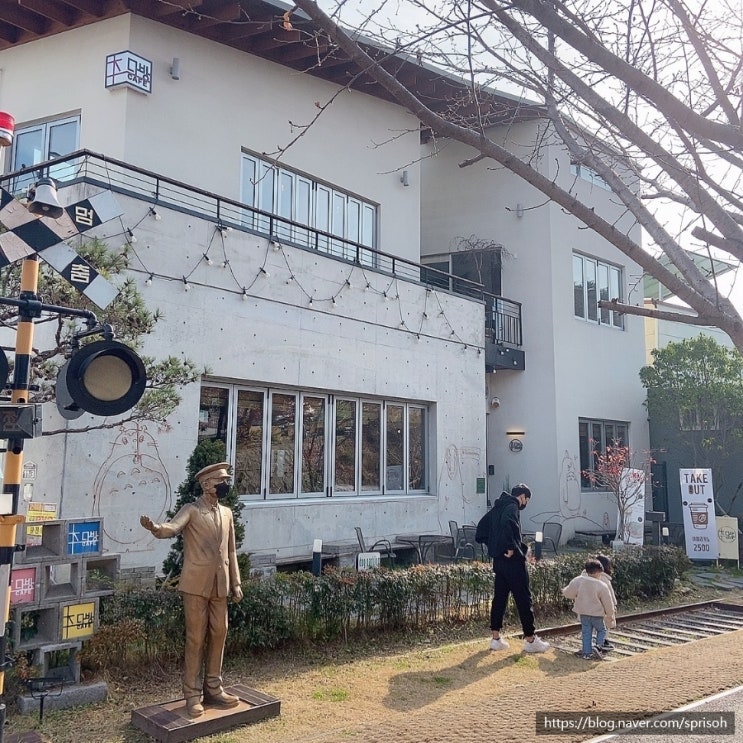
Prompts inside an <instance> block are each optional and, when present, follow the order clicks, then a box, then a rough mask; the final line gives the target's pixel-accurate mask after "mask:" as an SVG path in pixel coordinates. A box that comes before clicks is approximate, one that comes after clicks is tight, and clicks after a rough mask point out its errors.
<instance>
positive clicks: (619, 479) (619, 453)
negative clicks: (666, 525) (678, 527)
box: [583, 441, 652, 550]
mask: <svg viewBox="0 0 743 743" xmlns="http://www.w3.org/2000/svg"><path fill="white" fill-rule="evenodd" d="M593 457H594V468H593V469H592V470H586V471H584V473H583V475H584V476H585V477H586V478H587V479H588V480H589V482H590V483H591V485H592V486H593V487H594V488H596V489H597V490H605V491H606V492H608V493H610V494H611V495H612V497H613V500H614V503H615V504H616V506H617V529H616V533H615V537H614V541H613V542H612V547H613V548H614V549H615V550H617V549H622V548H623V547H624V545H625V544H627V543H628V542H629V541H630V536H631V533H632V526H633V513H635V510H636V507H637V505H638V504H639V503H643V504H644V502H645V483H646V482H647V480H648V477H649V472H650V465H651V464H652V459H650V458H649V457H648V458H646V459H645V461H644V462H643V463H642V466H641V467H639V468H638V467H633V466H632V451H631V450H630V448H629V447H628V446H624V445H623V444H622V443H621V442H620V441H614V442H612V444H611V445H609V446H607V447H606V449H605V450H604V451H603V452H599V451H596V450H594V452H593ZM644 521H645V509H644V507H643V509H642V516H641V517H640V523H641V527H640V528H641V529H642V530H644ZM640 533H641V534H642V531H641V532H640Z"/></svg>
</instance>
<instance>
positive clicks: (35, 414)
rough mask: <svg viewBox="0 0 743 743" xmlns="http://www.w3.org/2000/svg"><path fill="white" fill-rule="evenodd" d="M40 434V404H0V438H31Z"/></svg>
mask: <svg viewBox="0 0 743 743" xmlns="http://www.w3.org/2000/svg"><path fill="white" fill-rule="evenodd" d="M39 435H41V405H39V404H38V403H29V404H21V405H5V404H3V405H1V406H0V439H33V438H35V437H36V436H39Z"/></svg>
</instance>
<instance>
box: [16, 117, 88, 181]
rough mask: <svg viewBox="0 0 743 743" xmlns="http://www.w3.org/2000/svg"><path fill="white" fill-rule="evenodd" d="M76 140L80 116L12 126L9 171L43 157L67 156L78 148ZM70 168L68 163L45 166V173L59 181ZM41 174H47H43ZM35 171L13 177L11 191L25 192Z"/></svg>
mask: <svg viewBox="0 0 743 743" xmlns="http://www.w3.org/2000/svg"><path fill="white" fill-rule="evenodd" d="M79 142H80V117H79V116H70V117H68V118H64V119H54V120H51V121H47V122H44V123H41V124H34V125H33V126H25V127H20V128H18V129H16V132H15V138H14V140H13V147H12V151H11V155H10V170H11V171H14V170H21V169H22V168H27V167H30V166H32V165H38V164H39V163H42V162H45V161H46V160H53V159H54V158H56V157H61V156H62V155H68V154H69V153H70V152H74V151H75V150H77V149H78V147H79ZM73 171H74V167H73V166H72V165H71V164H69V163H62V164H60V165H56V166H53V167H51V168H49V173H48V175H49V176H50V177H51V178H54V179H55V180H58V181H61V180H64V179H65V178H68V177H70V175H71V174H72V173H73ZM44 175H47V174H46V173H45V174H44ZM38 177H39V174H38V173H37V174H34V173H29V174H28V175H24V176H21V177H19V178H16V179H15V182H14V183H13V184H12V190H13V193H14V194H20V193H22V192H25V191H26V190H27V189H28V187H29V186H30V185H31V184H32V183H34V182H35V181H36V180H37V179H38Z"/></svg>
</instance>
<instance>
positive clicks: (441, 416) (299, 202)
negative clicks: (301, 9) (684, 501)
mask: <svg viewBox="0 0 743 743" xmlns="http://www.w3.org/2000/svg"><path fill="white" fill-rule="evenodd" d="M233 5H234V4H232V3H227V2H224V3H220V2H212V3H210V4H209V11H208V12H207V11H206V9H202V10H203V11H204V12H203V13H202V14H200V13H199V12H198V9H197V8H196V9H195V8H194V3H190V4H188V6H186V5H185V4H183V7H180V6H179V4H178V3H152V4H151V5H147V6H146V7H144V6H143V5H142V4H141V3H130V2H121V3H116V4H112V5H106V6H101V8H100V9H99V10H98V12H97V14H95V13H92V12H86V11H85V10H82V9H81V8H80V6H79V3H78V4H69V5H68V4H66V3H61V4H60V3H59V2H44V0H40V2H37V3H35V4H34V10H29V9H28V8H25V7H24V6H20V5H19V6H17V7H14V8H13V9H12V13H11V11H10V10H8V9H3V10H1V11H0V69H1V70H2V77H1V78H0V109H2V110H4V111H8V112H10V113H12V114H13V116H14V117H15V119H16V133H15V141H14V144H13V146H12V147H11V148H8V151H6V152H5V154H4V168H3V172H4V173H6V178H5V180H4V181H3V182H2V184H0V185H3V187H4V188H6V189H9V190H13V191H14V192H20V191H21V190H22V188H23V187H24V186H25V185H27V184H28V183H31V182H33V180H34V179H35V178H36V177H38V175H39V174H40V172H41V171H38V170H37V171H33V172H28V173H25V174H21V175H20V176H19V175H17V173H18V171H19V170H23V169H24V168H28V167H30V166H34V165H38V164H40V163H44V162H46V161H48V160H55V159H56V160H57V162H56V163H54V164H53V165H51V166H50V167H49V168H47V170H48V174H49V175H51V176H52V177H54V178H55V179H56V180H57V183H58V188H59V197H60V201H61V202H62V203H64V204H69V203H73V202H75V201H77V200H79V199H80V198H82V197H84V196H89V195H91V194H94V193H99V192H101V191H104V190H110V191H111V192H112V193H113V195H114V197H115V199H116V202H117V204H118V205H119V207H120V210H121V215H120V216H118V217H116V218H114V219H111V220H109V221H107V222H105V223H104V224H102V225H100V226H99V227H97V228H95V229H94V230H91V231H90V232H89V233H86V236H85V237H84V238H82V239H89V237H91V236H97V237H99V238H101V239H104V240H105V241H106V243H107V245H108V246H109V248H110V249H112V250H114V251H118V250H121V249H123V246H124V245H128V248H127V250H128V252H129V255H130V260H129V269H128V271H127V275H129V276H131V277H133V278H134V279H135V280H136V282H137V284H138V287H139V289H140V291H141V293H142V296H143V298H144V300H145V302H146V303H147V306H148V307H149V308H150V309H152V310H155V309H157V310H160V311H161V312H162V319H161V320H160V321H159V322H158V323H157V325H156V327H155V331H154V333H153V334H152V335H151V336H147V337H145V338H144V339H143V346H142V349H141V352H142V353H143V354H145V355H149V356H154V357H157V358H162V357H165V356H168V355H174V356H177V357H180V358H184V359H190V360H192V361H194V362H195V363H196V364H197V365H198V366H199V367H203V368H204V370H205V371H204V374H203V376H202V379H201V381H200V383H199V384H194V385H191V386H188V387H186V388H184V389H182V390H180V393H181V396H182V401H181V403H180V405H179V406H178V408H177V410H176V411H175V413H174V414H173V415H172V416H171V417H170V419H169V420H168V421H167V425H166V426H160V427H158V426H155V425H154V424H139V425H134V424H122V425H119V426H118V427H114V428H110V429H104V430H93V431H90V432H87V433H79V432H75V433H69V434H58V435H55V436H41V437H37V438H35V439H33V440H30V441H28V442H27V444H26V448H25V458H26V460H27V461H33V463H34V464H35V465H36V468H35V470H34V475H35V479H34V482H33V495H32V497H33V500H34V501H39V502H44V503H52V504H55V505H56V507H57V513H58V515H59V517H61V518H75V517H81V516H87V515H100V516H103V517H104V523H105V533H106V542H105V548H106V549H107V550H108V551H111V552H118V553H121V554H122V564H123V565H125V566H148V565H154V566H156V567H158V568H159V566H160V564H161V562H162V560H163V558H164V556H165V554H166V552H167V550H168V547H169V545H168V544H167V543H166V542H161V541H157V540H154V539H152V538H151V535H149V534H148V533H147V532H146V531H144V530H143V529H142V528H141V527H140V526H139V515H140V514H141V513H147V514H149V515H150V516H152V518H153V519H155V520H158V519H162V518H164V517H165V513H166V512H167V511H168V510H169V509H171V508H172V506H173V504H174V502H175V490H176V489H177V487H178V486H179V484H180V483H181V482H182V481H183V480H184V478H185V472H186V470H185V465H186V462H187V460H188V458H189V456H190V455H191V453H192V451H193V449H194V447H195V446H196V444H197V443H198V441H199V440H201V439H203V438H219V439H221V440H223V441H224V442H225V444H226V447H227V453H228V459H229V461H230V463H231V464H232V466H233V470H234V476H235V482H236V485H237V487H238V489H239V493H240V496H241V498H242V499H243V501H244V503H245V508H244V510H243V519H244V521H245V526H246V536H245V542H244V545H243V549H244V550H245V551H248V552H251V553H260V554H269V555H275V556H276V557H277V559H278V560H279V561H292V560H300V559H304V558H306V557H307V555H308V554H309V553H310V551H311V549H312V545H313V542H314V540H315V539H323V541H325V542H337V541H340V540H351V539H353V537H354V531H353V529H354V527H355V526H361V527H362V529H363V531H364V533H365V535H366V536H367V538H368V539H372V540H373V539H376V538H378V537H382V536H386V537H393V536H394V535H396V534H400V533H402V532H434V533H447V531H448V521H449V520H452V519H453V520H456V521H458V522H460V523H466V522H471V521H476V520H477V519H478V518H479V517H480V516H481V515H482V513H483V512H484V511H485V508H486V502H487V499H488V498H491V499H492V498H493V497H497V495H498V494H499V492H500V490H501V489H502V488H503V487H504V485H505V484H506V483H510V484H511V485H513V484H515V483H516V482H517V481H521V480H524V481H526V482H528V483H529V484H530V485H531V486H532V488H533V490H534V495H535V498H534V500H533V505H532V506H530V508H529V510H528V511H527V512H525V525H526V527H527V528H531V529H535V528H539V526H540V525H541V523H542V522H543V521H545V520H548V519H551V520H559V521H561V522H563V523H564V525H565V531H564V537H566V536H569V534H570V533H572V532H571V529H573V530H574V529H575V528H584V529H585V528H599V527H600V526H603V525H604V524H609V523H614V521H615V518H616V515H615V513H613V512H612V509H611V507H610V505H609V501H608V500H607V499H606V498H605V497H603V496H601V495H598V494H596V493H593V492H588V490H587V489H586V488H585V487H582V485H581V470H582V469H584V468H585V467H586V466H590V462H591V457H590V455H589V447H590V446H591V442H592V441H600V442H601V443H602V444H603V443H605V442H607V441H610V440H611V439H613V438H616V437H621V438H622V439H623V440H625V441H627V442H628V443H630V445H631V446H632V447H633V448H636V449H638V450H642V449H643V448H644V447H646V442H647V424H646V420H645V418H646V416H645V413H644V409H643V406H642V402H643V390H642V388H641V386H640V384H639V380H638V377H637V372H638V370H639V368H640V366H642V363H643V329H642V323H641V321H640V320H636V319H635V318H627V317H619V316H615V315H612V314H611V313H606V312H605V311H602V310H599V309H598V307H597V300H598V299H599V298H613V297H615V296H618V297H619V298H620V299H623V300H625V301H626V300H630V301H631V300H632V299H633V296H631V292H630V287H631V286H632V285H633V283H634V282H635V281H636V279H637V278H638V275H639V270H638V269H637V267H636V266H634V265H628V264H627V262H626V260H624V259H623V258H622V257H621V255H620V254H619V253H618V252H617V251H616V250H614V249H612V248H611V247H610V246H608V245H607V244H605V243H604V242H603V241H600V240H598V239H597V238H596V237H594V236H592V234H591V233H590V232H588V231H587V230H581V229H580V225H579V224H578V223H577V222H576V221H575V220H573V219H572V218H570V217H568V216H566V215H564V214H563V213H562V212H561V210H560V209H558V208H556V207H554V206H552V205H542V206H540V207H539V208H532V207H535V206H536V205H537V204H541V202H542V201H543V200H542V199H540V197H539V196H538V194H536V193H534V192H533V191H532V190H531V189H530V188H529V187H527V186H526V185H525V184H523V183H521V182H520V181H519V180H518V179H517V178H515V176H511V175H509V174H508V173H507V172H506V171H504V170H502V169H493V168H491V167H489V166H488V164H487V163H486V162H482V163H479V164H477V165H476V166H473V167H471V168H467V169H460V168H459V167H458V163H459V161H460V160H461V159H464V158H466V157H467V156H468V153H467V151H466V149H465V148H463V147H462V146H461V145H458V144H455V143H439V145H440V146H441V145H442V144H443V145H444V146H441V147H440V151H439V152H438V153H437V155H436V157H433V158H429V157H427V156H428V155H429V154H430V152H429V150H430V147H431V145H430V144H429V143H428V142H427V141H425V138H423V140H422V138H421V134H420V131H419V129H420V128H419V124H418V122H417V121H416V119H415V118H414V117H413V116H412V115H411V114H410V113H408V112H407V111H406V110H404V109H403V108H401V107H400V106H399V105H397V104H395V103H393V102H391V101H390V100H389V98H388V96H387V95H386V94H385V93H384V91H382V90H381V89H379V88H378V87H377V86H375V85H373V84H371V82H370V81H369V80H366V79H364V78H363V77H358V76H357V72H358V71H357V70H354V68H353V67H352V65H351V64H350V63H349V62H348V60H346V59H344V58H343V56H342V55H341V54H340V53H339V52H337V51H333V50H332V49H331V50H328V49H327V48H322V47H318V46H317V45H314V46H313V44H312V43H309V42H308V41H307V43H305V42H306V40H307V39H308V38H309V37H308V36H307V35H305V34H304V31H303V29H302V22H301V18H299V19H298V18H297V16H296V14H295V15H294V16H292V23H293V25H294V27H293V28H292V29H287V28H284V26H283V24H282V13H283V12H284V10H286V8H287V7H288V6H284V5H283V4H281V3H278V2H271V1H269V0H260V1H259V0H253V1H251V2H250V3H247V4H246V3H243V4H242V5H243V6H246V5H249V6H250V8H249V10H250V12H249V13H247V15H246V14H245V13H242V14H240V13H238V14H237V16H235V17H233V15H231V13H232V14H234V12H235V11H234V8H233ZM61 6H64V7H65V11H64V12H61V11H60V7H61ZM318 60H320V64H319V65H318V64H317V63H318ZM405 65H406V66H407V67H406V72H405V74H410V75H412V76H413V78H414V79H415V80H416V84H418V85H420V87H421V89H424V88H425V89H426V90H429V91H430V90H431V89H433V88H435V87H436V85H437V75H436V73H435V72H434V71H431V70H430V69H428V68H423V67H420V66H416V65H414V64H412V63H410V61H409V60H408V61H406V62H405ZM349 83H351V85H350V87H348V88H347V87H346V86H347V85H348V84H349ZM446 85H447V86H449V87H450V86H451V85H453V83H452V82H451V81H450V80H448V81H447V82H446ZM493 99H494V100H496V99H497V102H498V104H499V105H500V106H501V107H502V106H503V105H506V106H507V105H508V104H509V102H510V99H509V98H508V97H507V96H503V97H498V96H497V94H493ZM529 111H530V114H529V115H527V116H524V117H523V119H524V120H523V121H522V122H521V123H519V124H518V125H516V129H515V130H514V129H513V128H512V129H510V130H509V131H508V136H509V138H513V137H514V136H518V137H519V138H520V141H522V143H523V148H524V153H525V154H526V153H527V152H528V150H529V148H530V147H531V146H533V142H534V141H536V136H537V133H538V131H539V129H540V127H542V126H543V123H542V122H541V120H540V118H539V111H538V108H537V107H531V108H530V109H529ZM503 136H506V134H505V130H504V133H503ZM71 153H77V154H75V155H74V156H73V155H72V154H71ZM68 155H69V157H66V156H68ZM59 158H61V160H59ZM558 162H559V163H560V168H559V174H558V169H557V163H558ZM540 167H543V168H544V172H545V173H549V174H551V175H554V176H555V177H559V178H564V179H567V180H566V182H568V183H569V182H570V179H575V184H574V188H575V190H576V191H577V192H578V193H579V194H580V195H581V197H582V198H585V199H586V200H587V201H590V203H591V204H592V205H595V208H597V209H601V210H606V212H607V213H609V214H613V213H614V212H615V211H616V212H617V213H618V212H619V210H618V207H617V206H616V205H615V204H613V202H612V200H611V193H610V192H609V191H607V190H605V189H602V188H601V187H600V186H598V185H597V184H596V182H593V183H591V182H589V181H587V180H583V179H582V178H581V173H579V172H577V170H578V169H574V170H576V172H575V173H574V174H573V175H572V176H571V175H570V162H569V158H568V156H567V154H566V153H565V152H563V151H562V150H560V149H559V148H558V147H557V146H552V147H551V148H550V151H549V152H548V153H543V156H542V157H541V159H540ZM9 174H13V175H12V177H11V176H10V175H9ZM583 175H585V173H584V174H583ZM612 210H614V211H612ZM463 238H464V239H463ZM464 250H468V251H469V255H468V256H467V257H463V255H462V253H463V251H464ZM42 259H43V254H42ZM483 261H485V262H486V263H487V266H488V275H487V277H485V276H484V274H483V272H482V271H481V270H479V269H478V271H479V273H478V271H474V272H473V268H472V267H473V266H480V267H481V266H482V265H483ZM421 264H423V265H421ZM637 299H638V301H639V300H641V297H639V296H638V297H637ZM96 422H100V420H99V419H95V418H93V417H92V416H91V417H89V416H83V417H82V418H79V419H77V420H74V421H69V420H64V419H62V418H61V416H60V415H59V413H58V411H57V410H56V407H55V406H54V405H50V404H47V405H45V406H44V422H43V425H44V428H45V429H46V430H48V431H52V430H58V429H64V428H67V429H68V430H71V431H72V430H74V429H75V428H81V427H85V426H89V425H95V423H96ZM583 486H585V482H584V483H583ZM486 491H487V492H486ZM527 517H528V518H527Z"/></svg>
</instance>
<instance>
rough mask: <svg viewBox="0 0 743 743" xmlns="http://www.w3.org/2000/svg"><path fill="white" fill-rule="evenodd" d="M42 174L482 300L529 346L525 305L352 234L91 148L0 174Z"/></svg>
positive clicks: (7, 179)
mask: <svg viewBox="0 0 743 743" xmlns="http://www.w3.org/2000/svg"><path fill="white" fill-rule="evenodd" d="M42 175H43V176H49V177H51V178H54V179H55V180H56V181H57V182H58V183H59V184H60V185H65V186H68V185H73V184H75V183H91V184H95V185H100V186H101V187H103V188H107V189H110V190H111V191H113V192H115V193H120V194H122V195H126V196H131V197H133V198H138V199H140V200H143V201H145V202H147V203H150V204H152V205H153V207H154V206H157V205H162V206H163V207H168V208H169V209H174V210H177V211H180V212H183V213H187V214H192V215H193V216H196V217H199V218H202V219H208V220H212V221H214V222H215V224H216V225H218V226H220V227H231V228H233V229H236V230H241V231H243V232H249V233H253V234H256V235H259V236H261V237H265V238H267V239H269V240H276V241H277V242H280V243H281V244H282V245H291V246H292V247H296V248H301V249H305V250H312V251H317V252H320V253H323V254H325V255H327V256H328V257H331V258H335V259H337V260H342V261H346V262H349V263H353V264H354V265H358V266H360V267H362V268H368V269H370V270H373V271H376V272H379V273H384V274H387V275H390V276H394V277H396V278H400V279H404V280H406V281H412V282H415V283H418V284H422V285H424V286H426V287H430V288H436V289H441V290H443V291H447V292H450V293H452V294H459V295H462V296H466V297H469V298H471V299H476V300H479V301H482V302H483V304H484V307H485V328H486V335H487V338H488V340H489V342H491V343H508V344H511V345H518V346H520V345H521V304H520V303H518V302H514V301H512V300H510V299H506V298H505V297H499V296H496V295H493V294H490V293H488V292H486V291H485V290H484V289H483V286H482V284H478V283H476V282H473V281H469V280H468V279H463V278H461V277H458V276H454V275H453V274H448V273H445V272H443V271H439V270H437V269H435V268H431V267H427V266H422V265H420V264H419V263H415V262H413V261H409V260H407V259H405V258H400V257H398V256H395V255H392V254H390V253H385V252H383V251H381V250H377V249H375V248H373V247H370V246H369V245H364V244H361V243H357V242H353V241H352V240H346V239H344V238H341V237H339V236H337V235H334V234H332V233H330V232H325V231H323V230H318V229H315V228H312V227H308V226H307V225H303V224H300V223H298V222H294V221H292V220H290V219H286V218H284V217H280V216H278V215H276V214H272V213H270V212H264V211H262V210H260V209H256V208H255V207H252V206H248V205H246V204H242V203H240V202H239V201H235V200H233V199H228V198H225V197H223V196H217V195H216V194H214V193H211V192H209V191H205V190H203V189H200V188H197V187H195V186H191V185H188V184H186V183H182V182H180V181H177V180H174V179H172V178H167V177H164V176H162V175H158V174H157V173H153V172H151V171H148V170H145V169H143V168H139V167H137V166H134V165H129V164H127V163H124V162H121V161H119V160H115V159H113V158H110V157H106V156H105V155H100V154H97V153H95V152H90V151H89V150H78V151H77V152H73V153H70V154H69V155H64V156H62V157H57V158H54V159H52V160H48V161H46V162H44V163H40V164H38V165H35V166H32V167H27V168H23V169H21V170H17V171H15V172H13V173H8V174H6V175H4V176H0V184H2V185H3V187H4V188H5V189H6V190H7V191H9V192H10V193H12V194H21V193H24V192H25V190H26V189H27V188H28V186H30V185H31V184H33V183H34V182H35V181H36V180H37V179H38V178H39V177H40V176H42Z"/></svg>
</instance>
